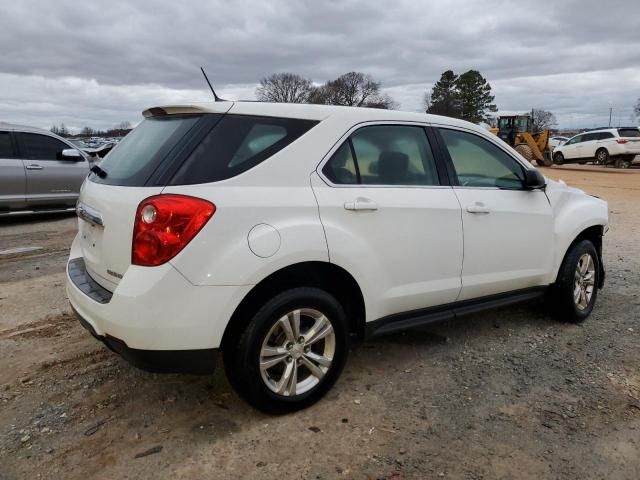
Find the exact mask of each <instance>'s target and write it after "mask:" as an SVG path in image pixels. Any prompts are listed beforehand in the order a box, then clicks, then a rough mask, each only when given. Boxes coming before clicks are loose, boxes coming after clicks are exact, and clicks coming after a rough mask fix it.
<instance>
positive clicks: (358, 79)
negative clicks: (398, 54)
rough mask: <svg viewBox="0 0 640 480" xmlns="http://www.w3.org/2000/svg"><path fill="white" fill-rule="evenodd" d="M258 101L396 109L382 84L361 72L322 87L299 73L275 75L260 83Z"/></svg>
mask: <svg viewBox="0 0 640 480" xmlns="http://www.w3.org/2000/svg"><path fill="white" fill-rule="evenodd" d="M256 98H257V99H258V100H259V101H261V102H276V103H313V104H319V105H346V106H349V107H370V108H384V109H392V108H396V107H397V104H396V103H395V102H394V100H393V99H392V98H391V97H390V96H389V95H388V94H386V93H382V92H381V83H380V82H377V81H375V80H374V79H373V77H371V75H367V74H365V73H362V72H348V73H345V74H344V75H340V76H339V77H338V78H336V79H334V80H329V81H327V82H326V83H324V84H322V85H314V83H313V82H312V81H311V79H309V78H305V77H303V76H301V75H298V74H296V73H289V72H284V73H273V74H271V75H269V76H268V77H264V78H263V79H262V80H260V84H259V85H258V87H257V88H256Z"/></svg>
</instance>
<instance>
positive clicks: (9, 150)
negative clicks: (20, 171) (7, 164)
mask: <svg viewBox="0 0 640 480" xmlns="http://www.w3.org/2000/svg"><path fill="white" fill-rule="evenodd" d="M14 157H15V155H14V153H13V146H12V145H11V135H9V132H0V158H14Z"/></svg>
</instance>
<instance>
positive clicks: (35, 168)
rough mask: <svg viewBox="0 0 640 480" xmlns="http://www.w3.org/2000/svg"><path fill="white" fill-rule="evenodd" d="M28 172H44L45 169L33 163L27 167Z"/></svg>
mask: <svg viewBox="0 0 640 480" xmlns="http://www.w3.org/2000/svg"><path fill="white" fill-rule="evenodd" d="M26 168H27V170H42V169H43V168H44V167H43V166H42V165H38V164H36V163H32V164H31V165H27V167H26Z"/></svg>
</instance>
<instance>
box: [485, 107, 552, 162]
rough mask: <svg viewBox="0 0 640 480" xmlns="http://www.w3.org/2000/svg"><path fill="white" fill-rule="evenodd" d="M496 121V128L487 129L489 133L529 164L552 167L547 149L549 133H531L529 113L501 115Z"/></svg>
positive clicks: (549, 152) (545, 131)
mask: <svg viewBox="0 0 640 480" xmlns="http://www.w3.org/2000/svg"><path fill="white" fill-rule="evenodd" d="M497 120H498V122H497V125H498V126H497V128H491V129H489V131H490V132H491V133H493V134H495V135H498V136H499V137H500V138H501V139H502V140H504V141H505V142H506V143H508V144H509V145H511V146H512V147H513V148H515V150H516V151H517V152H518V153H519V154H520V155H522V156H523V157H524V158H526V159H527V160H529V161H530V162H533V161H534V160H535V161H536V162H537V163H538V165H544V166H546V167H549V166H551V165H553V160H552V159H551V150H550V149H549V137H550V131H549V130H543V131H542V132H533V125H532V121H531V114H530V113H524V114H521V115H502V116H499V117H498V118H497Z"/></svg>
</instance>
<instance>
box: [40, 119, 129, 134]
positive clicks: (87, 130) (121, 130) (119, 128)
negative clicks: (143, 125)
mask: <svg viewBox="0 0 640 480" xmlns="http://www.w3.org/2000/svg"><path fill="white" fill-rule="evenodd" d="M131 128H132V126H131V122H127V121H124V122H120V123H119V124H118V125H115V126H114V127H113V128H108V129H106V130H97V129H93V128H91V127H88V126H86V127H83V128H82V129H81V130H80V132H79V133H73V132H72V131H71V130H70V129H69V128H67V126H66V125H65V124H64V123H61V124H60V125H59V126H58V125H54V126H53V127H51V128H50V129H49V130H50V131H51V133H55V134H56V135H59V136H61V137H73V136H76V135H79V136H82V137H123V136H125V135H126V134H127V133H129V132H130V131H131Z"/></svg>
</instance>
